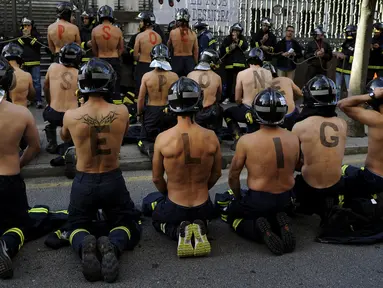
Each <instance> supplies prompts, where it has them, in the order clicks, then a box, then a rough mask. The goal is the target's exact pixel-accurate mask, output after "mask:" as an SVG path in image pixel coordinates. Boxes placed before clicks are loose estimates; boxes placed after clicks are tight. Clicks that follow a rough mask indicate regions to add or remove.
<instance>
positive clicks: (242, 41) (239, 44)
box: [238, 36, 249, 52]
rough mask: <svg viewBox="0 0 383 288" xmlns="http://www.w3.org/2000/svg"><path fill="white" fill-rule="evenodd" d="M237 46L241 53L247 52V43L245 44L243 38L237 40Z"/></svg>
mask: <svg viewBox="0 0 383 288" xmlns="http://www.w3.org/2000/svg"><path fill="white" fill-rule="evenodd" d="M238 46H239V48H241V50H242V51H243V52H245V51H246V50H247V48H249V43H248V42H247V40H246V38H245V37H244V36H243V37H241V39H240V40H239V42H238Z"/></svg>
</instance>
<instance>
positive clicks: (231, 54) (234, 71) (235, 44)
mask: <svg viewBox="0 0 383 288" xmlns="http://www.w3.org/2000/svg"><path fill="white" fill-rule="evenodd" d="M242 31H243V28H242V25H241V24H240V23H235V24H234V25H233V26H231V27H230V34H229V35H228V36H226V38H225V39H224V40H223V42H222V44H221V47H220V48H219V57H220V59H223V60H222V62H223V65H224V67H225V81H224V82H226V91H225V98H226V99H225V102H226V103H227V102H228V101H230V102H231V103H234V100H235V97H233V95H234V94H235V92H234V91H233V90H234V87H235V83H236V81H237V75H238V73H239V72H240V71H242V70H244V69H245V67H246V56H245V53H244V52H245V51H246V50H247V48H249V44H248V43H247V40H246V38H245V36H243V35H242ZM233 92H234V93H233ZM222 100H224V99H222Z"/></svg>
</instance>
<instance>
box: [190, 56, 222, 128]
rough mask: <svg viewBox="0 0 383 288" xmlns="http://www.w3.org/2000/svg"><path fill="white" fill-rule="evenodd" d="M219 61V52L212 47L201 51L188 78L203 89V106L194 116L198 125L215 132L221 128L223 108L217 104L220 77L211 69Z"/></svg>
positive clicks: (219, 93)
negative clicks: (198, 59)
mask: <svg viewBox="0 0 383 288" xmlns="http://www.w3.org/2000/svg"><path fill="white" fill-rule="evenodd" d="M218 61H219V54H218V52H217V51H215V50H213V49H206V50H205V51H203V52H202V53H201V56H200V61H199V63H198V65H197V66H196V67H195V68H194V71H192V72H190V73H189V75H188V78H190V79H193V80H194V81H196V82H197V83H198V84H199V86H200V87H201V89H202V91H203V104H202V105H203V108H202V110H201V111H199V112H198V113H197V115H196V117H195V121H196V122H197V124H198V125H200V126H202V127H205V128H208V129H211V130H213V131H214V132H215V133H216V134H219V131H220V130H221V128H222V122H223V110H222V107H221V106H220V105H219V100H220V99H221V95H222V80H221V77H220V76H219V75H218V74H217V73H215V72H214V71H213V70H212V67H215V66H216V65H217V64H218Z"/></svg>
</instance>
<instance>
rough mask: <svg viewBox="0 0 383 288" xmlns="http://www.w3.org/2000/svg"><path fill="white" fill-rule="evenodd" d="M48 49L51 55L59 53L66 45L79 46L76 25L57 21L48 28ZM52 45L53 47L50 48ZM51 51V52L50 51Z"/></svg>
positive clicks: (78, 32)
mask: <svg viewBox="0 0 383 288" xmlns="http://www.w3.org/2000/svg"><path fill="white" fill-rule="evenodd" d="M48 42H49V48H51V51H52V52H53V53H58V52H60V49H61V48H62V47H63V46H65V45H66V44H69V43H72V42H76V43H77V44H81V41H80V31H79V30H78V27H77V26H76V25H73V24H72V23H69V22H67V21H65V20H59V21H58V22H55V23H52V24H51V25H49V27H48ZM52 45H53V46H52ZM52 49H53V50H52Z"/></svg>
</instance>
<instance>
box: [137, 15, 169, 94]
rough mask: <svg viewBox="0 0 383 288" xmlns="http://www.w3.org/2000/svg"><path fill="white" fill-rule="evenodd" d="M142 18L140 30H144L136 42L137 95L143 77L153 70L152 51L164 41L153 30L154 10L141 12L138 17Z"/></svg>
mask: <svg viewBox="0 0 383 288" xmlns="http://www.w3.org/2000/svg"><path fill="white" fill-rule="evenodd" d="M137 18H138V19H139V20H140V30H141V29H142V31H143V32H141V33H139V34H138V35H137V37H136V40H135V42H134V52H133V56H134V60H136V61H137V66H136V69H135V77H136V91H137V93H136V95H137V94H138V91H139V90H140V87H141V81H142V77H143V76H144V74H145V73H147V72H149V71H150V70H152V68H150V63H151V62H152V60H151V57H150V53H151V52H152V49H153V47H154V46H156V45H157V44H160V43H161V42H162V39H161V36H160V35H159V34H158V33H157V32H155V31H153V24H154V21H155V18H154V15H153V13H152V12H141V13H140V14H138V17H137Z"/></svg>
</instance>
